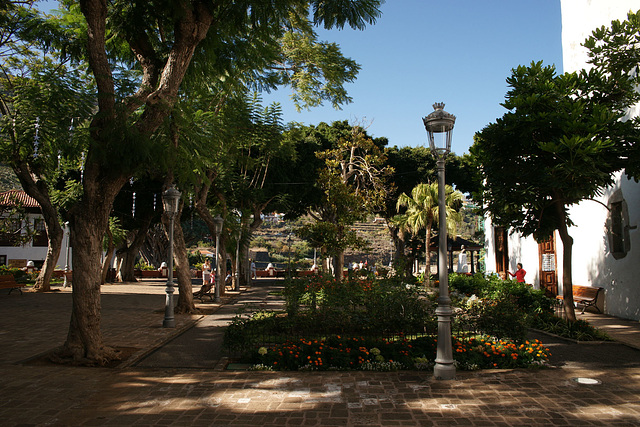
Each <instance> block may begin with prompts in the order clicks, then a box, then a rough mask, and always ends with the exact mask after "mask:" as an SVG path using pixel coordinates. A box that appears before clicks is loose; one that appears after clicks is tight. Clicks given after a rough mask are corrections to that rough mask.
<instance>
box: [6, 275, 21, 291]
mask: <svg viewBox="0 0 640 427" xmlns="http://www.w3.org/2000/svg"><path fill="white" fill-rule="evenodd" d="M23 286H24V285H21V284H19V283H16V279H14V278H13V275H12V274H2V275H0V289H9V293H11V291H13V290H14V289H17V290H19V291H20V294H22V289H20V288H22V287H23Z"/></svg>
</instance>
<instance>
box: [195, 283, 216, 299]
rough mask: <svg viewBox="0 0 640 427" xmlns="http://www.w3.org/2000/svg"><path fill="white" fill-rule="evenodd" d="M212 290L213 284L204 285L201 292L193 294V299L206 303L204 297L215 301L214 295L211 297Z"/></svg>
mask: <svg viewBox="0 0 640 427" xmlns="http://www.w3.org/2000/svg"><path fill="white" fill-rule="evenodd" d="M212 290H213V285H212V284H211V283H204V284H203V285H202V287H201V288H200V290H199V291H197V292H194V293H193V297H194V298H198V299H199V300H200V301H202V302H204V297H209V298H211V301H213V295H211V291H212Z"/></svg>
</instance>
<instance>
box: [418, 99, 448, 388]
mask: <svg viewBox="0 0 640 427" xmlns="http://www.w3.org/2000/svg"><path fill="white" fill-rule="evenodd" d="M433 108H434V111H433V112H432V113H431V114H429V115H428V116H427V117H424V118H423V119H422V121H423V122H424V127H425V129H426V130H427V136H428V138H429V146H430V147H431V151H432V152H433V155H434V156H435V157H436V164H437V166H438V223H439V225H440V232H439V234H440V236H439V248H438V249H439V256H438V270H439V279H440V284H439V296H438V308H437V309H436V315H437V316H438V347H437V354H436V364H435V366H434V368H433V374H434V377H435V378H436V379H439V380H452V379H454V378H455V376H456V368H455V366H454V365H453V351H452V345H451V315H452V313H453V311H452V310H451V298H449V272H448V270H447V213H446V206H445V183H444V161H445V158H446V157H447V155H448V154H449V152H450V151H451V134H452V133H453V125H454V123H455V121H456V116H454V115H453V114H449V113H447V112H446V111H444V103H442V102H436V103H435V104H433Z"/></svg>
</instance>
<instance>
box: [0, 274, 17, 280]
mask: <svg viewBox="0 0 640 427" xmlns="http://www.w3.org/2000/svg"><path fill="white" fill-rule="evenodd" d="M15 281H16V279H14V278H13V274H0V282H15Z"/></svg>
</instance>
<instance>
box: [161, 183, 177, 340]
mask: <svg viewBox="0 0 640 427" xmlns="http://www.w3.org/2000/svg"><path fill="white" fill-rule="evenodd" d="M181 195H182V194H181V193H180V192H179V191H178V190H176V188H175V187H174V186H173V185H172V186H171V187H169V188H168V189H167V190H166V191H165V192H164V193H162V204H163V205H164V212H165V213H166V214H167V215H168V216H169V259H168V260H167V261H168V262H167V264H168V272H167V288H166V289H165V292H166V293H167V298H166V302H165V306H164V321H163V322H162V327H164V328H175V327H176V319H175V317H174V315H173V292H174V289H173V221H174V219H175V216H176V214H177V213H178V202H179V200H180V196H181Z"/></svg>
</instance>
